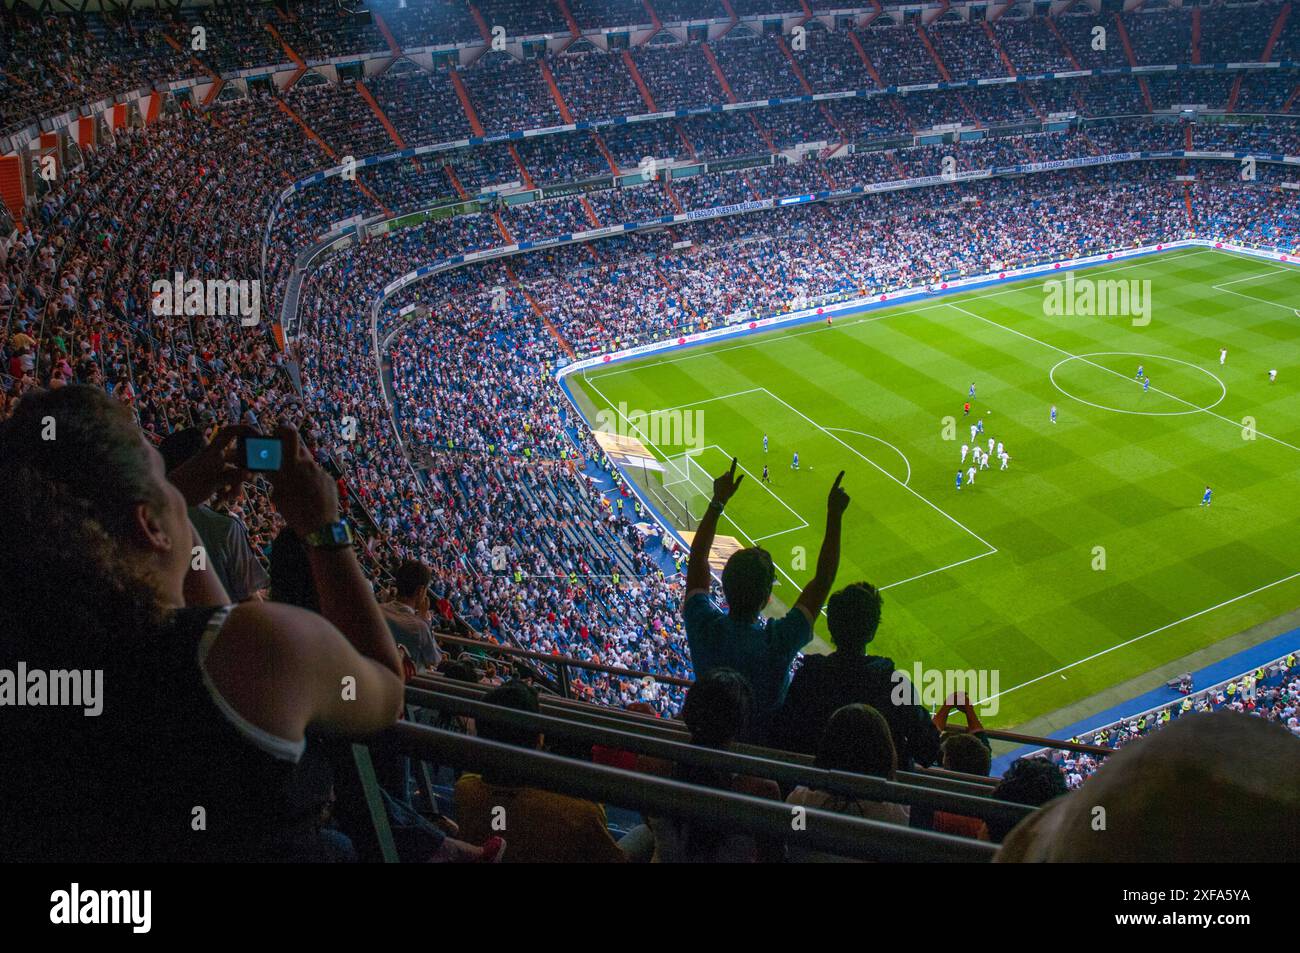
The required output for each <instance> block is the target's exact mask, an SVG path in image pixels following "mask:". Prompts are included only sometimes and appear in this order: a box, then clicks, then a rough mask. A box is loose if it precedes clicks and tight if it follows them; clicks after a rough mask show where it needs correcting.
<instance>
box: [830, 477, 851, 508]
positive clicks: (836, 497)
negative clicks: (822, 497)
mask: <svg viewBox="0 0 1300 953" xmlns="http://www.w3.org/2000/svg"><path fill="white" fill-rule="evenodd" d="M843 479H844V471H843V470H841V471H840V475H839V476H837V477H836V478H835V485H834V486H832V487H831V492H830V496H828V497H827V498H826V509H827V510H828V511H829V512H830V513H831V515H832V516H839V515H840V514H841V513H843V512H844V511H845V510H847V509H848V508H849V495H848V494H847V493H845V492H844V490H843V488H842V487H841V486H840V481H841V480H843Z"/></svg>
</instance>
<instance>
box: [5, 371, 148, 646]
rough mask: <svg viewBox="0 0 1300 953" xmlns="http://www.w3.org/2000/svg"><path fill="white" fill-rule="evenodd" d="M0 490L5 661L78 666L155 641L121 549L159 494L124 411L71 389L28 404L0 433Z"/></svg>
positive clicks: (86, 390)
mask: <svg viewBox="0 0 1300 953" xmlns="http://www.w3.org/2000/svg"><path fill="white" fill-rule="evenodd" d="M0 486H3V487H4V492H3V493H0V579H4V580H6V583H5V585H4V587H3V595H2V596H0V633H3V634H0V652H3V654H4V655H6V656H10V657H14V658H17V657H23V658H26V659H27V660H29V661H35V660H37V659H50V658H53V657H55V656H57V658H58V659H60V660H66V659H68V658H69V657H73V658H79V659H80V660H82V661H83V663H84V661H88V660H89V659H91V658H93V657H96V656H98V655H100V654H101V653H104V652H109V651H113V650H115V649H117V648H120V647H121V646H123V645H126V644H130V642H131V641H132V640H136V639H138V638H139V637H141V636H143V635H145V634H147V633H149V632H151V631H156V629H157V626H158V625H159V624H160V622H161V620H162V616H163V613H162V609H161V606H160V604H159V601H158V597H157V594H156V592H155V590H154V589H153V587H152V586H151V585H150V583H149V582H148V580H147V579H146V577H145V575H144V572H143V570H142V569H141V567H140V566H139V565H138V564H137V562H136V561H135V560H132V559H131V558H129V556H128V555H127V553H126V552H125V551H124V548H123V546H122V543H121V540H122V539H123V538H124V537H125V535H126V534H127V532H128V531H129V528H130V526H131V521H132V519H133V510H134V506H135V504H136V503H139V502H145V503H147V504H149V505H151V506H158V505H160V504H161V502H162V493H161V488H160V487H159V486H158V485H157V482H156V480H155V479H154V478H153V476H152V474H151V473H150V471H149V461H148V459H147V457H146V456H145V452H144V446H143V438H142V436H141V434H140V431H139V429H138V428H137V427H136V424H135V420H134V419H133V417H132V415H131V412H130V411H129V410H128V409H127V408H126V406H125V405H123V404H121V403H119V402H118V401H115V400H114V399H113V398H111V397H110V396H108V394H106V393H105V392H104V391H102V390H100V389H98V388H94V387H87V386H78V385H70V386H67V387H63V388H60V389H58V390H53V391H38V392H33V393H30V394H28V395H27V396H25V397H23V399H22V400H21V401H20V402H19V404H18V406H17V408H16V410H15V411H14V414H13V416H12V417H11V418H10V419H9V420H7V421H5V422H4V423H3V424H0Z"/></svg>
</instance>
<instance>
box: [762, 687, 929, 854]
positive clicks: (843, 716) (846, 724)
mask: <svg viewBox="0 0 1300 953" xmlns="http://www.w3.org/2000/svg"><path fill="white" fill-rule="evenodd" d="M814 766H815V767H818V768H821V769H822V770H824V771H846V772H849V773H851V774H865V775H868V776H870V777H874V778H884V779H885V780H886V781H893V780H894V779H895V777H896V776H897V773H898V754H897V752H895V750H894V740H893V737H892V735H891V734H890V730H889V723H888V722H887V721H885V718H884V716H883V715H881V714H880V712H878V711H876V710H875V709H874V708H872V707H871V706H870V705H845V706H844V707H843V708H841V709H839V710H838V711H836V712H835V713H834V714H833V715H831V717H830V720H829V721H828V722H827V723H826V730H825V731H824V732H823V733H822V738H821V742H820V743H819V744H818V747H817V760H816V761H815V762H814ZM786 802H787V803H788V804H797V805H800V806H802V807H815V808H819V809H821V810H824V811H835V812H836V813H838V814H852V815H854V816H856V817H865V818H867V819H869V820H873V821H887V822H889V823H892V824H900V825H903V826H906V825H907V822H908V809H907V807H905V806H904V805H901V804H894V803H891V802H883V801H869V800H866V799H863V798H853V797H847V796H845V795H842V794H836V793H834V792H831V791H822V790H818V789H815V788H812V789H810V788H807V787H804V786H802V785H801V786H799V787H797V788H795V789H794V790H793V791H791V792H790V796H789V797H787V798H786ZM787 843H788V844H789V848H790V859H791V860H793V861H800V862H804V861H827V860H842V859H843V858H840V857H836V856H834V855H831V854H826V853H823V852H820V851H807V850H803V849H801V848H800V847H799V846H798V838H797V836H795V837H792V838H791V839H790V840H789V841H788V842H787Z"/></svg>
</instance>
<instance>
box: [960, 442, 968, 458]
mask: <svg viewBox="0 0 1300 953" xmlns="http://www.w3.org/2000/svg"><path fill="white" fill-rule="evenodd" d="M968 453H970V447H968V446H966V444H964V443H963V444H962V445H961V462H962V463H965V462H966V454H968Z"/></svg>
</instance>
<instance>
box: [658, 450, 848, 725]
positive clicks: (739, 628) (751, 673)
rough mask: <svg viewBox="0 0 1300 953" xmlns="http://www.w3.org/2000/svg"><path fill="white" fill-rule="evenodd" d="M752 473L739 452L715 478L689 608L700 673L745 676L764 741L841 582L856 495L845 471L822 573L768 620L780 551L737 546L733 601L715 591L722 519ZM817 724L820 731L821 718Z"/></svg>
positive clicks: (690, 572) (725, 580)
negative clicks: (713, 556)
mask: <svg viewBox="0 0 1300 953" xmlns="http://www.w3.org/2000/svg"><path fill="white" fill-rule="evenodd" d="M744 479H745V478H744V476H743V475H742V476H740V477H737V476H736V461H735V460H734V459H733V460H732V461H731V469H730V470H729V471H728V472H727V473H724V474H722V475H721V476H719V477H718V478H717V479H716V480H714V481H713V497H712V499H711V500H710V502H709V506H708V510H707V512H706V513H705V514H704V517H703V518H702V519H701V520H700V525H699V529H698V530H697V531H696V533H695V539H694V540H693V541H692V543H691V554H690V563H689V567H688V569H687V575H686V600H685V603H684V607H683V613H682V614H683V619H684V621H685V625H686V640H687V644H688V645H689V647H690V653H691V661H692V663H693V664H694V666H695V672H696V675H697V677H698V676H704V675H707V674H708V673H709V672H711V671H713V670H714V669H718V668H729V669H734V670H735V671H737V672H739V673H740V674H741V675H743V676H744V677H745V678H746V680H747V681H748V682H749V684H750V686H751V688H752V690H753V699H754V712H753V717H752V719H751V720H750V721H749V723H748V725H747V727H746V729H745V735H744V738H743V740H747V741H748V740H753V741H762V740H764V739H765V738H766V736H767V733H768V729H769V726H770V723H771V720H772V717H773V716H774V715H775V714H776V712H777V711H778V710H779V709H780V707H781V703H782V702H783V701H784V699H785V693H786V689H787V688H788V687H789V685H790V666H791V664H792V663H793V662H794V658H795V655H796V654H797V653H798V651H799V650H800V649H801V648H803V647H804V646H805V645H807V644H808V643H809V642H810V641H812V636H813V621H814V620H815V619H816V618H817V614H818V613H819V612H821V608H822V603H823V602H825V601H826V596H827V594H829V593H830V591H831V586H832V584H834V582H835V573H836V571H837V570H838V568H839V562H840V525H841V523H842V518H843V515H844V510H845V509H846V508H847V507H848V505H849V496H848V494H847V493H845V492H844V490H843V489H841V488H840V481H841V480H843V479H844V473H843V471H841V472H840V475H839V476H837V477H836V478H835V483H834V484H833V485H832V486H831V490H830V495H829V496H828V498H827V501H826V534H825V536H824V538H823V540H822V546H821V552H820V553H819V554H818V557H817V570H816V573H815V574H814V575H813V578H812V580H811V581H810V582H809V583H808V585H807V586H805V587H804V589H803V591H802V592H801V593H800V594H799V597H798V598H797V599H796V600H795V603H794V605H793V606H792V607H791V608H790V610H789V611H788V612H786V614H785V615H784V616H782V617H781V618H779V619H763V618H762V617H761V615H760V613H761V612H762V611H763V609H764V608H765V607H766V606H767V604H768V602H769V601H770V600H771V598H772V584H773V582H774V581H775V579H776V571H775V568H774V567H773V565H772V557H771V556H770V555H769V554H768V553H767V551H766V550H764V549H762V548H760V547H757V546H756V547H753V548H750V549H742V550H740V551H739V552H736V553H733V554H732V556H731V558H730V559H728V560H727V565H726V567H725V568H724V569H723V570H722V591H723V593H724V595H725V596H726V598H727V606H728V611H727V612H725V613H724V612H723V611H722V610H721V609H720V608H718V607H717V606H716V605H715V604H714V603H713V600H712V599H711V598H710V597H709V582H710V576H709V551H710V549H711V548H712V546H713V540H714V537H715V536H716V534H717V529H718V518H719V517H720V516H721V515H722V512H723V510H724V509H725V508H726V505H727V502H728V501H729V500H730V499H731V497H732V496H733V495H734V494H735V492H736V490H738V489H739V488H740V484H741V483H742V482H744ZM836 707H838V706H836ZM832 710H834V709H832ZM828 714H829V712H828ZM824 723H825V722H824V721H823V724H824ZM816 731H817V732H818V733H820V731H821V726H820V725H819V726H818V727H817V729H816Z"/></svg>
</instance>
